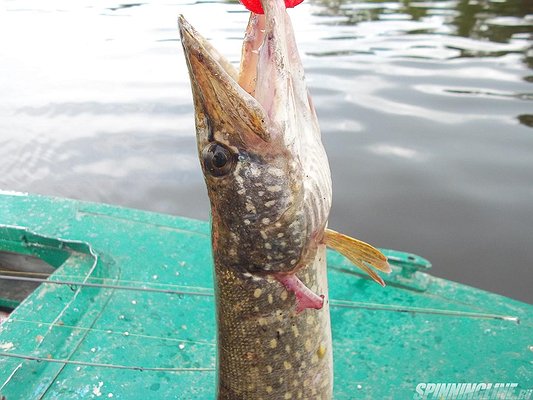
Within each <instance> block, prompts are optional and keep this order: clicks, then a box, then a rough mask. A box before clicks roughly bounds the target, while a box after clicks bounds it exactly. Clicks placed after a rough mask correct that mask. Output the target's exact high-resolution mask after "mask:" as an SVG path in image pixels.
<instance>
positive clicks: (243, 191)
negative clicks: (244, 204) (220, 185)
mask: <svg viewBox="0 0 533 400" xmlns="http://www.w3.org/2000/svg"><path fill="white" fill-rule="evenodd" d="M237 193H238V194H240V195H241V196H242V195H243V194H245V193H246V189H240V190H237Z"/></svg>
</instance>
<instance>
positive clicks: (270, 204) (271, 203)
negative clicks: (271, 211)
mask: <svg viewBox="0 0 533 400" xmlns="http://www.w3.org/2000/svg"><path fill="white" fill-rule="evenodd" d="M274 204H276V200H270V201H267V202H266V203H265V207H272V206H273V205H274Z"/></svg>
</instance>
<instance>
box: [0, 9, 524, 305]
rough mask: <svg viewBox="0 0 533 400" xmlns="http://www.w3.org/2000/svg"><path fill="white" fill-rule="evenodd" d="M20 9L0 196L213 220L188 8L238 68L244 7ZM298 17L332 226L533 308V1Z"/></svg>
mask: <svg viewBox="0 0 533 400" xmlns="http://www.w3.org/2000/svg"><path fill="white" fill-rule="evenodd" d="M4 4H5V5H6V8H5V12H3V13H0V38H1V39H0V188H1V189H4V190H18V191H27V192H32V193H43V194H48V195H56V196H66V197H72V198H78V199H84V200H90V201H99V202H107V203H113V204H120V205H124V206H129V207H137V208H143V209H148V210H154V211H161V212H166V213H173V214H180V215H186V216H189V217H194V218H203V219H206V218H207V217H208V202H207V197H206V192H205V189H204V184H203V181H202V176H201V174H200V170H199V166H198V163H197V159H196V150H195V140H194V133H193V132H194V126H193V114H192V112H193V111H192V104H191V94H190V89H189V82H188V76H187V73H186V69H185V62H184V59H183V55H182V51H181V46H180V43H179V39H178V34H177V30H176V16H177V14H178V13H183V14H185V15H186V16H187V18H188V19H189V20H190V22H191V23H193V24H194V25H195V26H196V27H197V28H198V29H199V30H200V31H201V32H203V33H204V34H205V35H206V36H207V37H208V38H210V39H212V40H213V42H214V43H215V45H216V46H217V47H218V48H219V49H220V50H221V52H223V53H224V54H226V55H227V56H229V58H230V59H231V60H232V61H235V62H237V61H238V59H239V54H240V41H241V37H242V32H243V30H244V27H245V24H246V20H247V13H246V12H244V11H243V8H242V6H240V5H239V4H237V3H233V2H232V3H222V2H186V1H183V2H181V3H180V2H172V1H169V0H167V1H151V2H147V3H131V4H120V3H116V2H111V1H108V2H105V1H103V2H96V3H95V2H92V1H85V2H83V1H78V2H71V1H53V0H48V1H46V2H43V1H22V0H17V1H6V2H5V3H4ZM291 15H292V16H293V20H294V25H295V29H296V34H297V38H298V40H299V43H300V50H301V52H302V56H303V61H304V64H305V66H306V69H307V75H308V80H309V85H310V88H311V92H312V95H313V98H314V102H315V105H316V107H317V111H318V114H319V118H320V122H321V125H322V131H323V138H324V142H325V146H326V148H327V151H328V154H329V157H330V162H331V167H332V173H333V181H334V206H333V211H332V215H331V220H330V221H331V222H330V225H331V226H332V227H334V228H335V229H338V230H341V231H344V232H346V233H349V234H353V235H356V236H357V237H360V238H362V239H364V240H366V241H370V242H372V243H375V244H376V245H379V246H383V247H389V248H395V249H401V250H406V251H412V252H416V253H419V254H420V255H422V256H425V257H426V258H428V259H430V260H431V261H432V262H433V264H434V267H433V274H435V275H437V276H442V277H445V278H448V279H452V280H455V281H460V282H463V283H466V284H470V285H473V286H477V287H480V288H484V289H487V290H491V291H495V292H498V293H502V294H505V295H507V296H510V297H514V298H517V299H521V300H525V301H529V302H531V301H532V300H533V294H532V293H533V290H532V289H531V286H532V283H533V273H532V269H533V86H532V84H533V70H532V68H533V50H532V49H531V47H530V46H531V43H532V41H531V38H532V31H533V6H532V3H531V2H530V1H529V0H522V1H519V0H514V1H483V0H470V1H429V2H423V1H420V2H410V1H402V2H396V1H389V2H380V1H361V2H354V1H324V0H323V1H320V0H306V1H305V3H304V4H302V5H300V6H298V7H297V8H296V9H295V10H293V11H292V13H291ZM0 218H1V216H0Z"/></svg>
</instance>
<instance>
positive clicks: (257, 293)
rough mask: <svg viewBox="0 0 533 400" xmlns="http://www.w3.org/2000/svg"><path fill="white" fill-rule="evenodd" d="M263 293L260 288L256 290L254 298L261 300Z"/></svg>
mask: <svg viewBox="0 0 533 400" xmlns="http://www.w3.org/2000/svg"><path fill="white" fill-rule="evenodd" d="M261 293H263V291H262V290H261V289H259V288H257V289H255V290H254V297H255V298H256V299H257V298H259V296H261Z"/></svg>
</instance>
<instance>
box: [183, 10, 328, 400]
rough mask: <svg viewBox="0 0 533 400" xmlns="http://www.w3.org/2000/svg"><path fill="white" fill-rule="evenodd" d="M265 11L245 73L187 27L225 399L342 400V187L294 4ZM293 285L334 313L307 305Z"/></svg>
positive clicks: (254, 19) (251, 31)
mask: <svg viewBox="0 0 533 400" xmlns="http://www.w3.org/2000/svg"><path fill="white" fill-rule="evenodd" d="M262 5H263V9H264V10H265V15H264V16H258V15H255V14H252V15H251V17H250V22H249V26H248V29H247V35H246V37H245V41H244V45H243V60H242V64H241V71H240V73H238V72H237V71H236V70H235V69H234V68H233V67H232V66H231V64H230V63H229V62H227V61H226V60H225V59H224V58H223V57H222V56H221V55H220V54H219V53H218V52H217V51H216V49H214V48H213V47H212V46H211V45H210V44H209V43H208V42H207V41H206V40H205V39H204V38H202V37H201V36H200V35H199V34H198V32H196V31H195V30H194V29H193V28H192V26H190V25H189V24H188V23H187V22H186V21H185V20H184V19H183V17H180V19H179V25H180V33H181V38H182V45H183V48H184V53H185V58H186V62H187V65H188V68H189V73H190V77H191V87H192V92H193V99H194V106H195V117H196V137H197V144H198V153H199V157H200V163H201V165H202V170H203V173H204V178H205V181H206V186H207V191H208V195H209V199H210V203H211V221H212V246H213V258H214V262H215V294H216V307H217V326H218V331H217V341H218V356H217V362H218V388H217V397H218V399H221V400H240V399H243V400H245V399H246V400H260V399H263V400H267V399H272V400H274V399H275V400H279V399H331V398H332V391H333V361H332V342H331V328H330V317H329V302H328V296H327V276H326V258H325V245H324V243H323V237H324V230H325V228H326V226H327V218H328V215H329V210H330V207H331V177H330V172H329V166H328V161H327V157H326V154H325V152H324V148H323V146H322V143H321V140H320V130H319V127H318V121H317V119H316V114H315V112H314V108H313V105H312V103H311V101H310V98H309V96H308V93H307V88H306V85H305V81H304V75H303V68H302V65H301V61H300V59H299V55H298V52H297V49H296V45H295V40H294V36H293V32H292V26H291V25H290V20H289V17H288V15H287V13H286V11H285V7H284V3H283V0H264V1H263V2H262ZM257 46H259V47H257ZM244 78H246V79H244ZM243 80H246V84H245V85H244V84H242V83H241V84H239V82H242V81H243ZM291 278H296V279H298V280H299V281H301V282H302V283H303V284H304V285H305V286H306V287H307V288H309V289H310V290H311V291H312V292H314V293H315V294H321V295H323V296H324V300H323V303H321V304H320V306H317V307H315V308H316V309H315V308H307V307H300V306H301V303H300V302H301V298H300V297H298V296H297V295H296V294H295V292H293V290H290V287H289V286H287V285H285V284H282V282H285V280H286V279H291ZM288 289H289V290H288ZM302 308H303V311H302Z"/></svg>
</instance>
